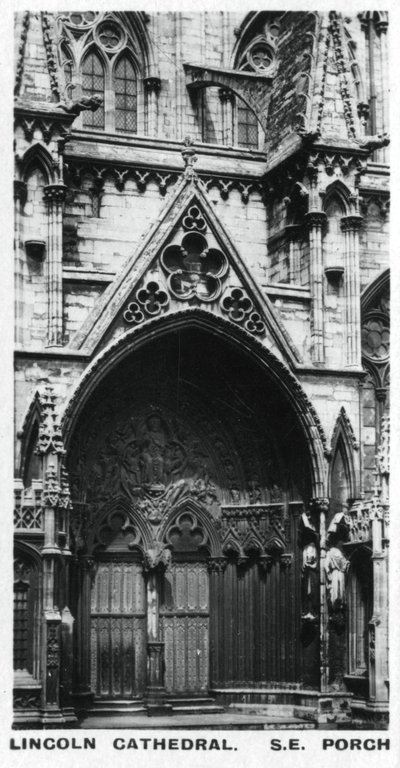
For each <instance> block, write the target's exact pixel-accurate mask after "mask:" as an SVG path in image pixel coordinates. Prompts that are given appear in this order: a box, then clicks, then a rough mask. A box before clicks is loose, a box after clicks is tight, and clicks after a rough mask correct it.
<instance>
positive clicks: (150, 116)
mask: <svg viewBox="0 0 400 768" xmlns="http://www.w3.org/2000/svg"><path fill="white" fill-rule="evenodd" d="M143 85H144V90H145V93H146V106H145V133H146V136H151V137H156V136H157V135H158V93H159V91H160V89H161V80H160V78H159V77H145V78H144V80H143Z"/></svg>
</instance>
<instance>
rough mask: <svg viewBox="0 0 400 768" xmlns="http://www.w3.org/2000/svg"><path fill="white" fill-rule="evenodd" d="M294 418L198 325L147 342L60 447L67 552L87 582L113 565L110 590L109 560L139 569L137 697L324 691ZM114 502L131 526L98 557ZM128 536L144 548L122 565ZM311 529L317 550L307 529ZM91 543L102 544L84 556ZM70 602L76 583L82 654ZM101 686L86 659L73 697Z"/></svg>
mask: <svg viewBox="0 0 400 768" xmlns="http://www.w3.org/2000/svg"><path fill="white" fill-rule="evenodd" d="M277 368H278V369H279V366H277ZM282 368H283V367H282ZM292 405H293V403H292V404H291V403H290V400H289V399H288V397H287V392H286V391H285V387H284V386H282V387H280V386H279V383H277V376H276V373H275V374H274V376H273V375H272V374H271V375H269V374H268V370H267V367H266V366H264V367H263V366H262V365H261V364H260V360H259V359H258V358H257V356H256V355H254V354H253V353H252V352H251V351H249V349H248V348H247V349H246V348H245V347H244V346H243V347H242V348H241V347H240V346H239V345H238V344H235V343H234V341H233V339H232V338H231V339H230V340H229V339H228V338H227V337H223V336H222V335H220V334H218V333H215V332H211V331H210V328H209V327H207V328H206V327H204V326H203V325H202V324H196V323H187V324H186V325H183V326H181V327H175V328H174V327H171V328H170V329H169V330H168V332H164V333H162V334H160V336H157V335H156V334H152V335H151V337H150V338H148V339H147V340H146V343H144V344H142V345H139V346H138V347H137V348H136V349H135V350H134V351H132V352H131V353H130V354H125V355H124V356H123V357H122V358H121V359H120V360H119V361H118V363H117V364H115V365H114V366H110V367H109V370H108V372H107V373H106V374H105V375H104V376H103V377H102V378H101V380H100V379H99V380H98V381H97V382H96V386H94V387H93V388H92V390H91V393H90V394H88V395H86V397H85V400H84V402H83V405H82V407H81V408H80V409H79V413H78V415H77V417H76V418H75V419H74V424H73V429H71V430H70V432H69V439H68V449H67V451H68V470H69V476H70V483H71V492H72V499H73V504H74V513H73V515H72V532H73V536H74V548H75V553H76V554H77V556H78V559H79V558H81V559H82V560H83V561H84V560H85V559H86V561H89V566H88V567H89V569H93V570H94V571H96V568H97V572H98V571H99V569H100V570H101V568H103V570H104V565H101V563H104V562H107V563H109V564H110V563H111V565H107V568H108V578H109V579H111V582H112V579H113V578H114V570H115V569H117V570H118V568H117V566H116V565H115V563H118V562H123V563H125V564H127V563H128V562H133V561H134V562H135V568H134V570H135V574H134V575H133V572H132V574H131V575H130V576H129V575H128V576H127V579H125V581H126V582H127V581H129V579H130V580H131V581H135V583H136V584H139V582H140V583H141V584H142V587H140V589H142V595H143V610H142V609H141V610H142V614H143V615H141V617H139V616H136V618H137V619H139V618H143V619H144V621H145V623H146V629H145V631H144V632H143V637H144V638H145V639H144V641H143V646H142V649H141V650H136V657H137V659H141V661H138V664H139V666H141V669H142V670H144V668H145V667H146V668H147V672H146V685H145V684H144V679H145V678H144V677H142V678H140V674H139V672H138V675H139V677H137V678H135V679H136V680H138V679H140V680H141V681H142V682H140V683H139V684H138V683H135V685H134V686H133V687H132V688H131V694H132V695H133V694H135V695H140V696H146V695H147V696H148V695H149V694H154V692H155V691H156V692H157V693H158V694H159V695H161V694H162V695H167V696H169V695H171V696H173V695H175V696H177V695H183V694H185V695H186V694H191V695H201V694H203V695H204V693H205V692H206V691H207V690H210V689H228V688H232V687H233V688H240V687H243V686H253V687H257V686H265V685H266V684H268V683H273V684H274V685H278V686H283V687H284V686H286V685H293V684H298V685H302V684H303V685H304V684H306V685H312V686H318V683H319V658H318V656H319V654H318V615H315V616H314V615H313V616H312V617H311V618H312V622H311V624H312V627H311V629H310V627H309V628H308V632H307V633H306V637H305V635H304V621H303V616H304V614H305V613H306V612H307V609H306V606H305V605H303V602H304V601H303V598H302V592H304V590H302V579H303V572H304V568H303V565H304V563H303V559H304V549H305V548H306V547H308V549H309V548H310V541H309V537H304V530H303V529H304V526H302V525H300V521H301V519H302V518H303V517H304V512H305V509H306V506H307V505H308V501H309V499H310V498H311V496H312V495H313V472H312V460H313V451H314V454H315V445H314V446H312V447H311V446H310V445H308V443H307V440H306V437H305V434H304V431H303V429H302V428H301V424H300V420H299V418H298V416H297V415H296V412H295V409H294V408H293V407H292ZM116 499H123V505H124V509H125V514H126V515H127V516H128V517H127V520H128V519H129V520H130V521H131V522H130V523H129V524H128V522H125V523H123V524H121V531H122V533H121V531H120V533H118V536H119V537H120V538H121V536H122V538H123V539H124V540H125V545H124V546H125V550H124V553H123V554H122V550H121V546H122V545H121V544H118V541H119V540H120V539H118V536H117V534H115V531H114V534H115V535H114V534H113V536H114V539H112V536H111V534H110V536H111V539H110V541H111V540H112V541H113V542H114V543H113V544H112V545H111V548H110V544H107V547H108V550H107V552H106V551H105V549H104V546H105V545H104V543H103V544H101V542H102V541H103V539H102V538H101V536H102V535H103V538H104V534H99V532H98V530H99V521H100V520H104V519H106V518H107V515H109V514H110V510H111V509H113V505H114V504H115V500H116ZM311 517H312V516H311ZM133 519H134V520H135V521H136V523H135V522H133V523H132V520H133ZM110 525H111V523H110ZM129 525H132V526H133V529H134V532H133V533H132V536H134V534H135V535H139V533H140V536H139V539H137V541H136V544H131V550H130V552H131V554H130V555H129V557H127V549H126V547H128V549H129V545H127V544H126V536H125V533H126V531H127V530H128V528H129ZM307 525H308V530H309V531H311V533H312V537H314V538H315V540H316V541H317V539H318V536H317V528H318V520H317V518H315V519H311V518H310V519H308V522H307ZM111 528H112V525H111ZM139 529H140V531H141V532H140V531H139ZM124 532H125V533H124ZM310 535H311V534H310ZM96 536H97V541H100V546H98V547H97V549H95V548H93V546H92V549H90V545H89V544H88V542H93V541H94V539H95V538H96ZM99 537H100V538H99ZM115 537H116V538H115ZM140 537H141V538H140ZM306 539H307V540H306ZM117 540H118V541H117ZM116 541H117V543H115V542H116ZM313 541H314V539H313ZM313 546H314V550H315V556H316V557H318V552H317V546H316V545H315V544H313ZM135 547H136V549H135ZM307 551H308V550H307ZM132 553H136V554H135V556H133V554H132ZM129 558H130V560H129ZM130 567H131V569H132V567H133V566H130ZM110 574H111V575H110ZM92 580H93V576H92ZM78 581H79V580H78ZM111 582H110V583H111ZM310 583H311V580H310ZM77 584H78V583H77ZM109 588H110V589H112V587H111V586H110V587H109ZM138 589H139V588H138ZM139 591H140V590H139ZM78 593H79V584H78V586H77V593H76V605H77V607H78V608H79V611H80V618H79V620H78V621H77V635H76V650H77V655H78V657H79V656H81V657H82V655H83V656H84V654H85V652H84V650H83V649H82V644H83V643H84V633H83V634H82V633H80V632H79V624H80V623H81V624H83V623H84V622H85V621H88V619H87V618H85V615H84V613H85V610H86V615H87V616H90V608H89V604H88V605H87V606H86V609H85V607H84V606H83V602H84V601H82V600H81V598H80V596H79V594H78ZM96 594H100V593H96ZM96 599H97V598H96ZM101 600H102V598H101V596H100V597H99V601H100V602H99V603H98V605H97V608H96V610H97V609H98V613H101V612H102V611H104V610H105V609H104V605H103V606H102V603H101ZM307 600H308V603H310V604H311V603H312V602H313V601H312V600H311V599H309V596H308V597H307ZM313 600H314V605H315V603H316V602H317V603H318V598H317V600H316V598H315V596H314V598H313ZM308 603H307V605H308ZM135 610H136V609H135ZM111 613H112V611H111ZM131 613H132V611H131ZM139 613H140V611H139ZM317 613H318V611H317V612H316V614H317ZM92 615H93V612H92ZM310 615H311V614H310V611H308V620H310ZM144 617H145V618H144ZM112 618H113V617H112V616H110V621H111V619H112ZM114 618H115V617H114ZM132 642H133V641H132ZM112 645H113V643H112V638H111V639H109V641H108V647H109V658H110V659H111V654H112ZM144 646H146V654H147V663H145V661H144V657H143V647H144ZM122 647H123V646H122ZM110 663H111V662H110ZM105 664H107V660H106V661H105ZM78 666H79V665H78ZM149 670H150V672H149ZM151 670H153V671H152V672H151ZM90 674H91V677H90ZM96 674H97V673H94V672H93V667H92V669H91V673H90V663H89V660H88V661H87V662H86V671H85V664H84V663H83V664H81V669H80V671H79V670H78V674H77V680H76V686H77V688H79V687H80V688H85V686H86V688H89V689H90V690H91V691H92V693H97V695H99V691H100V690H101V685H100V684H99V680H98V677H96ZM135 674H136V673H135ZM143 674H144V671H143ZM149 675H150V677H151V679H149ZM85 676H86V677H85ZM135 686H136V687H135ZM128 688H129V686H128ZM128 688H127V690H128ZM116 695H117V694H116ZM121 695H124V689H121V690H119V692H118V696H121Z"/></svg>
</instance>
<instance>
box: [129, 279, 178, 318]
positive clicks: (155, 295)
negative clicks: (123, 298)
mask: <svg viewBox="0 0 400 768" xmlns="http://www.w3.org/2000/svg"><path fill="white" fill-rule="evenodd" d="M168 304H169V299H168V296H167V294H166V293H165V291H163V290H162V289H161V288H160V286H159V285H158V283H157V282H156V281H155V280H150V281H149V282H148V283H147V284H146V285H145V286H144V288H141V289H140V290H139V291H138V292H137V294H136V301H131V302H129V304H128V306H127V308H126V310H125V312H124V314H123V318H124V320H125V322H126V323H129V324H131V323H135V324H136V325H139V323H142V322H143V320H144V319H145V317H146V315H147V316H149V317H156V315H159V314H160V312H161V310H162V309H164V308H165V307H167V306H168Z"/></svg>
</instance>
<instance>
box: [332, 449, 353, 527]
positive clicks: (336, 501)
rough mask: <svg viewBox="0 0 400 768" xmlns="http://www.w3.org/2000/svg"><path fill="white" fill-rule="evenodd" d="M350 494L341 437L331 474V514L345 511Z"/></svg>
mask: <svg viewBox="0 0 400 768" xmlns="http://www.w3.org/2000/svg"><path fill="white" fill-rule="evenodd" d="M349 496H350V482H349V476H348V469H347V466H346V459H345V451H344V446H343V442H342V440H341V439H339V441H338V445H337V450H336V455H335V458H334V460H333V466H332V474H331V516H332V517H333V515H335V514H337V513H338V512H346V510H347V506H348V499H349Z"/></svg>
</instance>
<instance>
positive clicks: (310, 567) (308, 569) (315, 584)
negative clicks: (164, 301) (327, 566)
mask: <svg viewBox="0 0 400 768" xmlns="http://www.w3.org/2000/svg"><path fill="white" fill-rule="evenodd" d="M302 573H303V579H302V597H303V619H308V620H310V621H311V620H313V619H316V618H317V616H318V613H319V568H318V550H317V546H316V544H315V542H314V541H310V542H308V543H307V544H305V545H304V547H303V569H302Z"/></svg>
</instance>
